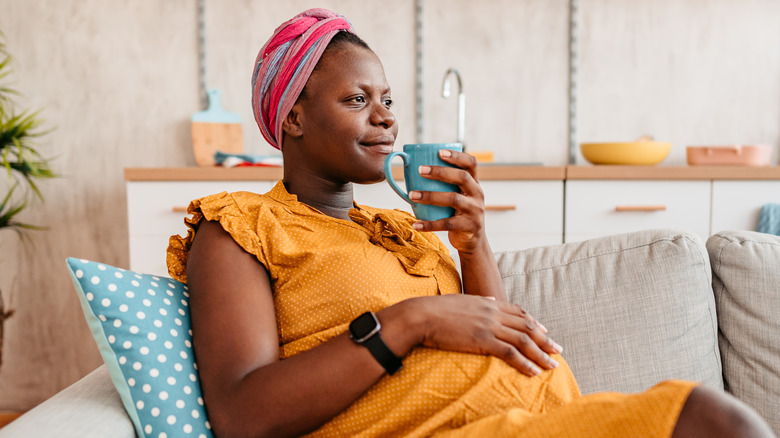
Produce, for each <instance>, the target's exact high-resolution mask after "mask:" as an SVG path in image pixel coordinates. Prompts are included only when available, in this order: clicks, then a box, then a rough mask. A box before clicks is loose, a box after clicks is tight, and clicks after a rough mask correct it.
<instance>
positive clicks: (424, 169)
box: [417, 166, 431, 175]
mask: <svg viewBox="0 0 780 438" xmlns="http://www.w3.org/2000/svg"><path fill="white" fill-rule="evenodd" d="M417 170H418V171H419V172H420V175H428V174H429V173H431V166H420V167H419V169H417Z"/></svg>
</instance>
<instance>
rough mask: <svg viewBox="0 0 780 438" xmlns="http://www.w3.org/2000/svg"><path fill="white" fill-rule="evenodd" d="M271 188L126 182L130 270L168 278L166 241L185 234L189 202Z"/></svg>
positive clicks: (224, 183)
mask: <svg viewBox="0 0 780 438" xmlns="http://www.w3.org/2000/svg"><path fill="white" fill-rule="evenodd" d="M272 185H273V183H272V182H270V181H128V182H127V212H128V232H129V237H130V269H132V270H135V271H140V272H144V273H148V274H155V275H164V276H168V269H167V267H166V262H165V251H166V248H168V238H169V237H170V236H172V235H174V234H179V235H182V236H183V235H185V234H186V233H187V226H186V225H184V218H185V216H186V213H185V212H184V211H182V210H183V209H184V208H186V207H187V206H188V205H189V203H190V201H192V200H193V199H197V198H201V197H203V196H208V195H211V194H214V193H219V192H221V191H227V192H235V191H241V190H246V191H254V192H260V193H265V192H267V191H268V190H270V189H271V187H272Z"/></svg>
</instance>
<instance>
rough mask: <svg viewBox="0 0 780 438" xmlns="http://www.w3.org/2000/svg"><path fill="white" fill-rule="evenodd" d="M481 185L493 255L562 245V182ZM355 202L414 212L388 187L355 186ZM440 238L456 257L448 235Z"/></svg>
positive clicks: (385, 184) (486, 183)
mask: <svg viewBox="0 0 780 438" xmlns="http://www.w3.org/2000/svg"><path fill="white" fill-rule="evenodd" d="M399 184H400V182H399ZM480 184H481V185H482V190H483V192H484V194H485V209H486V211H485V229H486V230H487V233H488V241H489V242H490V246H491V248H492V249H493V251H510V250H514V249H522V248H531V247H535V246H543V245H553V244H556V243H561V242H562V235H563V181H560V180H544V181H536V180H531V181H482V182H481V183H480ZM355 201H356V202H357V203H358V204H365V205H371V206H373V207H381V208H396V209H400V210H404V211H408V212H411V211H412V209H411V207H410V206H409V204H407V203H406V202H405V201H404V200H403V199H401V197H400V196H398V195H397V194H396V193H395V192H394V191H393V190H392V189H391V188H390V186H389V185H388V184H387V183H380V184H373V185H369V186H356V187H355ZM437 234H438V236H439V238H440V239H441V240H442V241H443V242H444V243H445V244H446V245H447V246H448V247H450V253H452V254H453V255H454V250H453V248H452V247H451V246H450V244H449V240H448V239H447V233H446V232H439V233H437Z"/></svg>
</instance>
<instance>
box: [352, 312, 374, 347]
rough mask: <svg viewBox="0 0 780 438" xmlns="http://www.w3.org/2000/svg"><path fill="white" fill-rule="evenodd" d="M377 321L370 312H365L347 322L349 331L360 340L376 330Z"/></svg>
mask: <svg viewBox="0 0 780 438" xmlns="http://www.w3.org/2000/svg"><path fill="white" fill-rule="evenodd" d="M378 327H379V321H378V320H377V319H376V316H374V314H373V313H371V312H366V313H364V314H362V315H360V316H358V317H357V318H355V320H354V321H352V323H350V324H349V332H350V334H352V337H353V338H355V340H358V341H362V340H364V339H363V338H365V337H367V336H369V335H371V334H373V333H372V332H376V331H378Z"/></svg>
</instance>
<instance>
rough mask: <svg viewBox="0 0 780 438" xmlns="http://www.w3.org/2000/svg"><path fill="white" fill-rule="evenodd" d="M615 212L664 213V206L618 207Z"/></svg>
mask: <svg viewBox="0 0 780 438" xmlns="http://www.w3.org/2000/svg"><path fill="white" fill-rule="evenodd" d="M615 211H666V206H665V205H618V206H617V207H615Z"/></svg>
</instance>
